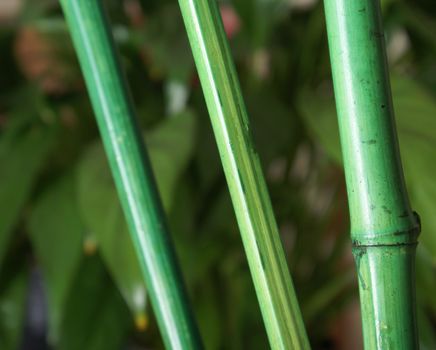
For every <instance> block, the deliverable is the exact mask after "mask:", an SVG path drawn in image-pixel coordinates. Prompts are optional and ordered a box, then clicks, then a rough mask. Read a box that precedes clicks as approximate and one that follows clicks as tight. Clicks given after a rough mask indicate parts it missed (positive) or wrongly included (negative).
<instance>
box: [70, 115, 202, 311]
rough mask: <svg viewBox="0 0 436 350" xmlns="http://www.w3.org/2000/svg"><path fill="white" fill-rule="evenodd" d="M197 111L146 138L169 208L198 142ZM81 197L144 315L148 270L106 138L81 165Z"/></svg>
mask: <svg viewBox="0 0 436 350" xmlns="http://www.w3.org/2000/svg"><path fill="white" fill-rule="evenodd" d="M194 126H195V125H194V116H193V115H192V114H190V113H183V114H181V115H177V116H175V117H173V118H171V119H167V120H165V121H164V122H163V123H162V124H161V125H160V126H159V127H158V128H156V129H154V130H153V131H152V132H150V133H149V134H147V138H146V141H147V142H146V143H147V146H148V152H149V155H150V159H151V163H152V166H153V170H154V173H155V174H156V179H157V184H158V188H159V192H160V195H161V198H162V201H163V205H164V208H165V209H166V210H167V211H168V210H169V208H170V207H171V204H172V200H173V194H174V191H175V188H176V185H177V180H178V178H179V176H180V175H181V173H182V171H183V170H184V169H185V167H186V165H187V162H188V160H189V158H190V156H191V154H192V150H193V144H194V131H195V127H194ZM77 175H78V177H77V179H78V196H79V197H78V198H79V204H80V211H81V214H82V217H83V219H84V222H85V224H86V227H87V229H88V230H89V231H90V232H91V234H93V235H94V236H95V239H96V241H97V244H98V246H99V247H100V249H101V255H102V257H103V260H104V261H105V263H106V265H107V266H108V268H109V270H110V272H111V274H112V276H113V278H114V280H115V282H116V284H117V285H118V288H119V289H120V291H121V294H122V295H123V297H124V299H125V300H126V302H127V304H128V305H129V307H130V309H131V310H132V312H133V313H134V315H135V316H136V318H137V319H138V318H140V317H143V313H144V310H145V306H146V291H145V285H144V281H143V278H142V273H141V270H140V267H139V263H138V260H137V257H136V253H135V250H134V247H133V243H132V240H131V238H130V235H129V233H128V229H127V225H126V223H125V219H124V215H123V212H122V209H121V206H120V203H119V200H118V196H117V192H116V190H115V187H114V184H113V179H112V176H111V173H110V171H109V167H108V164H107V160H106V156H105V154H104V150H103V147H102V146H101V144H100V143H96V144H94V145H92V146H91V147H90V148H89V149H88V151H87V152H86V154H85V155H84V157H83V158H82V160H81V162H80V164H79V168H78V174H77Z"/></svg>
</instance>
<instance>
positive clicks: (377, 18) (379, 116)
mask: <svg viewBox="0 0 436 350" xmlns="http://www.w3.org/2000/svg"><path fill="white" fill-rule="evenodd" d="M324 4H325V12H326V20H327V30H328V39H329V46H330V56H331V62H332V70H333V79H334V87H335V96H336V105H337V111H338V118H339V127H340V135H341V144H342V153H343V159H344V167H345V175H346V181H347V190H348V198H349V206H350V216H351V237H352V241H353V253H354V257H355V260H356V266H357V272H358V280H359V290H360V299H361V309H362V321H363V334H364V342H365V349H417V348H418V337H417V327H416V310H415V309H416V306H415V271H414V258H415V247H416V244H417V236H418V234H419V229H420V228H419V223H418V220H417V218H416V216H415V215H414V213H413V212H412V211H411V209H410V205H409V201H408V197H407V192H406V188H405V184H404V179H403V172H402V166H401V161H400V157H399V147H398V141H397V134H396V129H395V122H394V113H393V107H392V98H391V91H390V84H389V77H388V69H387V61H386V53H385V43H384V35H383V28H382V24H381V10H380V3H379V0H352V1H351V0H324Z"/></svg>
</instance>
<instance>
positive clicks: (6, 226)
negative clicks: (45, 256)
mask: <svg viewBox="0 0 436 350" xmlns="http://www.w3.org/2000/svg"><path fill="white" fill-rule="evenodd" d="M52 131H53V130H51V129H49V128H38V127H27V128H25V127H23V125H20V124H17V123H16V124H13V126H12V127H11V128H9V129H7V130H6V131H5V132H4V134H2V135H1V138H0V140H1V141H0V164H1V167H0V212H1V220H0V263H1V262H2V261H3V259H4V255H5V251H6V250H7V247H8V244H9V240H10V236H11V234H12V231H13V229H14V225H15V224H16V222H17V220H18V218H19V216H20V213H21V210H22V208H23V206H24V205H25V204H26V201H27V199H28V197H29V196H30V194H31V190H32V187H33V185H34V183H35V181H36V178H37V176H38V174H39V172H40V170H41V168H42V166H43V165H44V162H45V160H46V158H47V155H48V153H49V151H50V150H51V147H52V145H53V140H54V138H53V135H54V134H53V132H52Z"/></svg>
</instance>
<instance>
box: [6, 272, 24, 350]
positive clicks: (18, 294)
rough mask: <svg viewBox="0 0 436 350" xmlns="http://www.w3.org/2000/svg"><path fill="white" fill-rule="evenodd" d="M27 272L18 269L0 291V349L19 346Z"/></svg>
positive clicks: (10, 349)
mask: <svg viewBox="0 0 436 350" xmlns="http://www.w3.org/2000/svg"><path fill="white" fill-rule="evenodd" d="M27 285H28V274H27V271H26V270H25V269H20V271H18V272H17V273H16V274H15V275H14V276H13V277H12V279H11V280H9V281H8V283H7V285H6V286H5V287H4V288H2V291H1V293H0V349H2V350H15V349H18V348H19V342H20V340H21V334H22V331H23V323H24V315H25V307H26V296H27V293H26V291H27Z"/></svg>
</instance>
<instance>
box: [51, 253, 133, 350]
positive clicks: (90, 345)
mask: <svg viewBox="0 0 436 350" xmlns="http://www.w3.org/2000/svg"><path fill="white" fill-rule="evenodd" d="M130 320H131V319H130V316H129V311H128V309H127V307H126V304H125V303H124V302H123V299H122V297H121V295H120V294H119V292H118V290H117V288H116V287H115V285H114V284H113V282H112V280H111V278H110V277H109V275H108V274H107V272H106V270H105V268H104V265H103V264H102V262H101V260H100V258H99V257H98V256H97V255H94V256H91V257H85V258H84V259H83V261H82V264H81V265H80V267H79V269H78V271H77V274H76V278H75V279H74V281H73V284H72V287H71V288H70V292H69V295H68V298H67V300H66V307H65V310H64V312H63V318H62V328H61V333H60V343H59V347H58V348H59V349H61V350H70V349H71V350H77V349H81V350H112V349H113V350H119V349H121V348H122V345H123V342H124V341H125V339H126V337H127V334H128V332H129V330H130V328H131V321H130Z"/></svg>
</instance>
